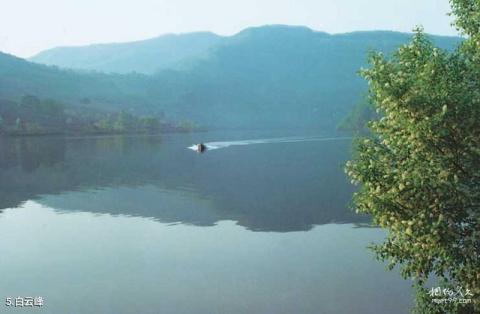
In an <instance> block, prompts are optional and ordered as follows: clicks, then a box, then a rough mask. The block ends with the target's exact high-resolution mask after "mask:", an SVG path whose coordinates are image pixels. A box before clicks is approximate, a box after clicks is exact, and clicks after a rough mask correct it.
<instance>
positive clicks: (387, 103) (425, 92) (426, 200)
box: [346, 0, 480, 313]
mask: <svg viewBox="0 0 480 314" xmlns="http://www.w3.org/2000/svg"><path fill="white" fill-rule="evenodd" d="M452 7H453V13H454V14H455V15H456V16H457V22H456V25H457V26H458V27H459V29H460V30H461V31H463V32H464V34H466V35H467V36H468V37H467V39H466V41H465V42H464V43H463V44H461V45H460V47H459V48H458V49H457V50H455V51H454V52H447V51H444V50H441V49H438V48H436V47H435V46H434V45H433V44H432V42H430V41H429V40H428V39H427V37H426V36H425V35H424V34H423V33H422V30H421V29H418V30H417V32H416V35H415V36H414V38H413V40H412V42H411V43H409V44H407V45H404V46H402V47H401V48H400V49H399V50H398V51H397V52H396V53H395V54H394V55H393V56H392V57H391V58H387V57H385V56H384V55H382V54H381V53H375V54H372V56H371V58H370V62H371V67H370V68H368V69H365V70H362V75H363V77H365V78H366V79H367V80H368V82H369V86H370V100H371V102H372V104H373V105H374V106H375V107H376V109H377V111H378V112H379V114H380V116H381V118H380V119H377V120H375V121H372V122H370V124H369V126H370V129H371V131H372V134H373V135H372V136H371V137H370V138H366V139H363V140H361V141H359V142H358V144H357V155H356V156H355V158H354V160H352V161H350V162H348V163H347V166H346V171H347V173H348V175H349V176H350V177H351V178H352V181H353V182H354V183H356V184H360V188H359V191H358V192H357V193H356V194H355V196H354V201H355V205H356V210H357V211H358V212H362V213H368V214H371V215H372V217H373V223H374V224H376V225H379V226H381V227H383V228H385V229H386V230H387V231H388V236H387V238H386V240H385V241H384V243H382V244H378V245H374V246H373V249H374V250H375V251H376V253H377V256H378V257H379V258H380V259H382V260H385V261H388V262H389V266H390V268H393V267H394V266H395V265H400V268H401V272H402V275H403V276H404V277H405V278H407V277H408V278H413V279H414V282H415V284H416V286H417V288H418V294H417V307H416V310H417V311H418V312H421V313H445V312H452V313H477V312H480V52H479V51H480V49H479V48H480V42H479V38H480V2H479V1H478V0H462V1H458V0H456V1H452ZM432 275H434V277H435V278H436V280H437V281H438V282H439V283H441V284H442V285H443V286H444V287H447V288H448V287H450V288H453V289H457V288H459V287H460V288H462V289H463V291H464V292H466V291H468V292H469V293H470V294H471V295H469V298H471V299H472V303H469V304H461V303H447V304H443V305H436V304H434V303H432V299H431V298H430V297H429V296H427V295H426V289H425V288H424V287H425V284H426V281H427V279H428V278H429V277H431V276H432Z"/></svg>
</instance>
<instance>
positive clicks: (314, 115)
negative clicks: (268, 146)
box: [0, 25, 461, 130]
mask: <svg viewBox="0 0 480 314" xmlns="http://www.w3.org/2000/svg"><path fill="white" fill-rule="evenodd" d="M410 38H411V34H406V33H397V32H390V31H372V32H354V33H347V34H335V35H332V34H327V33H324V32H317V31H314V30H311V29H309V28H306V27H298V26H297V27H294V26H285V25H269V26H262V27H254V28H248V29H245V30H243V31H241V32H240V33H238V34H235V35H233V36H226V37H222V36H218V35H215V34H212V33H206V32H199V33H189V34H181V35H165V36H160V37H157V38H153V39H149V40H144V41H137V42H132V43H120V44H119V43H116V44H101V45H90V46H83V47H61V48H54V49H50V50H47V51H44V52H41V53H39V54H38V55H36V56H34V57H32V58H31V59H30V60H24V59H20V58H16V57H14V56H11V55H7V54H1V53H0V99H11V100H18V99H19V98H20V97H21V96H22V95H25V94H33V95H37V96H39V97H49V98H54V99H56V100H58V101H61V102H64V103H66V104H68V105H71V106H84V107H88V108H90V109H96V110H107V111H108V110H113V111H119V110H126V111H129V112H131V113H132V114H138V115H142V114H153V115H155V114H159V113H162V114H165V115H166V116H167V117H169V118H170V119H174V120H185V119H187V120H191V121H194V122H196V123H197V124H199V125H201V126H205V127H208V128H318V129H325V130H332V129H334V128H335V126H336V125H337V124H338V123H339V122H340V121H341V120H342V119H343V118H344V117H345V116H346V115H348V113H349V112H351V111H352V109H353V108H354V107H355V105H356V104H357V103H359V102H360V99H361V97H362V94H364V93H365V92H366V84H365V82H364V81H363V80H362V79H361V78H360V77H359V76H358V75H357V72H358V70H359V69H360V68H361V67H362V66H365V65H366V60H367V54H368V52H369V51H372V50H376V51H383V52H384V53H386V54H390V53H391V52H392V51H394V50H395V49H396V48H398V47H399V46H400V45H402V44H405V43H407V42H408V41H409V39H410ZM431 39H432V40H433V41H434V42H435V44H436V45H437V46H439V47H441V48H444V49H454V48H455V47H456V46H457V45H458V44H459V43H460V41H461V38H458V37H440V36H431Z"/></svg>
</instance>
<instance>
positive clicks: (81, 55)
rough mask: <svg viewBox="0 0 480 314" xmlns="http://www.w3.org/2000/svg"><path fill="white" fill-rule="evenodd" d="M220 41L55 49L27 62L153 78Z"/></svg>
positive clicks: (194, 37) (204, 37)
mask: <svg viewBox="0 0 480 314" xmlns="http://www.w3.org/2000/svg"><path fill="white" fill-rule="evenodd" d="M221 38H222V37H221V36H219V35H216V34H213V33H210V32H196V33H188V34H179V35H176V34H168V35H163V36H159V37H156V38H152V39H147V40H141V41H135V42H127V43H112V44H94V45H88V46H79V47H68V46H67V47H57V48H52V49H48V50H45V51H42V52H40V53H38V54H37V55H35V56H33V57H31V58H30V59H29V60H30V61H33V62H37V63H43V64H47V65H56V66H59V67H62V68H70V69H77V70H79V69H81V70H95V71H100V72H106V73H109V72H113V73H130V72H139V73H145V74H153V73H154V72H155V71H158V70H161V69H163V68H166V67H169V66H172V65H175V64H176V63H177V62H179V61H181V60H182V59H185V58H189V57H194V56H198V55H200V54H202V53H205V52H206V51H207V50H208V49H209V48H210V47H212V46H214V45H215V44H216V43H218V42H219V41H220V40H221Z"/></svg>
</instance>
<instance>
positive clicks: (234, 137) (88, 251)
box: [0, 131, 413, 314]
mask: <svg viewBox="0 0 480 314" xmlns="http://www.w3.org/2000/svg"><path fill="white" fill-rule="evenodd" d="M335 137H340V138H338V139H332V136H331V135H327V134H321V135H318V134H307V135H306V136H305V134H300V135H299V134H295V133H294V132H291V133H290V134H288V133H287V132H280V131H275V132H260V131H257V132H238V131H237V132H233V131H231V132H205V133H197V134H167V135H162V136H104V137H90V138H87V137H85V138H62V137H44V138H16V139H0V252H1V255H0V278H1V279H0V280H1V281H0V298H1V299H2V300H1V302H2V303H4V301H5V298H7V297H12V298H15V297H17V296H22V297H35V296H41V297H42V298H43V299H44V305H43V306H42V307H37V308H36V309H34V310H32V309H30V308H23V310H24V311H25V312H31V313H33V312H39V313H112V314H113V313H115V314H118V313H316V314H318V313H360V314H363V313H369V314H370V313H409V309H410V307H411V306H412V295H413V292H412V289H411V288H410V283H409V282H408V281H404V280H402V279H401V278H400V276H399V274H398V272H395V271H394V272H387V271H385V265H384V264H382V263H380V262H378V261H376V260H375V259H374V254H373V253H372V252H371V251H369V250H368V249H367V248H366V247H367V246H368V245H369V244H370V243H372V242H380V241H382V239H383V238H384V237H385V233H384V232H383V231H382V230H380V229H377V228H371V227H369V224H368V223H369V217H366V216H360V215H357V214H355V213H354V212H353V211H352V210H351V209H349V204H350V202H351V195H352V193H353V192H354V188H353V187H352V186H351V185H350V184H349V182H348V180H347V178H346V176H345V175H344V173H343V164H344V162H345V161H346V160H347V159H348V158H349V156H350V154H351V153H350V150H351V140H349V139H348V138H345V137H341V135H335ZM199 141H205V142H207V146H208V145H210V146H209V147H210V148H211V149H210V150H207V151H206V152H205V153H204V154H198V153H196V152H194V151H192V150H191V149H188V147H189V146H191V145H192V144H194V143H197V142H199ZM2 306H3V305H2ZM1 309H2V310H1V311H0V312H2V313H3V312H7V313H10V312H12V313H13V312H16V311H20V312H23V311H22V309H19V308H9V307H3V308H1Z"/></svg>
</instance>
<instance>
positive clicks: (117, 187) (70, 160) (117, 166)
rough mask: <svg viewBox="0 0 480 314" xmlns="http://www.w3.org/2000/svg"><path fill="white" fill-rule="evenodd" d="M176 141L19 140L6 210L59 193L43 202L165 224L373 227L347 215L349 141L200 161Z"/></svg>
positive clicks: (187, 141)
mask: <svg viewBox="0 0 480 314" xmlns="http://www.w3.org/2000/svg"><path fill="white" fill-rule="evenodd" d="M202 136H203V135H202ZM173 138H175V139H173V140H172V138H170V139H168V140H166V142H165V143H162V140H161V137H158V136H132V137H129V136H108V137H96V138H83V139H82V138H77V139H71V140H65V139H62V138H49V139H47V138H24V139H18V140H15V141H10V142H9V144H7V145H4V146H5V148H6V149H5V150H3V149H2V150H1V153H0V158H2V159H0V165H1V167H3V168H0V186H2V189H1V192H0V208H5V207H14V206H18V204H19V203H20V202H22V201H25V200H28V199H36V198H38V197H39V195H47V194H48V195H52V194H54V195H53V196H50V197H45V196H42V197H41V198H42V200H41V202H46V205H48V204H52V206H54V207H55V208H59V209H65V210H80V211H91V212H105V213H111V214H125V215H134V216H144V217H155V218H156V219H157V220H159V221H162V222H182V223H189V224H195V225H212V224H215V223H216V222H218V221H220V220H234V221H237V222H238V223H239V224H240V225H243V226H245V227H247V228H248V229H251V230H270V231H281V232H283V231H295V230H308V229H310V228H312V227H313V226H314V225H317V224H325V223H331V222H340V223H343V222H345V223H346V222H366V221H368V219H367V218H362V217H359V216H357V215H355V214H354V213H353V212H351V211H350V210H348V209H347V203H348V201H349V199H350V196H351V193H352V189H351V187H350V186H349V185H348V184H347V182H346V180H345V177H344V175H343V171H342V169H341V166H340V165H341V163H342V160H344V159H346V158H347V157H348V152H347V149H346V148H347V147H348V143H345V142H344V143H336V144H335V143H332V144H328V145H324V146H322V147H321V149H319V148H317V149H314V150H312V149H311V148H310V147H309V144H305V146H302V144H298V143H297V144H295V145H290V146H285V147H282V146H280V145H278V146H268V145H264V146H261V145H259V146H256V147H254V146H252V147H251V148H243V149H242V154H241V155H239V154H238V151H236V150H235V149H231V150H230V149H227V150H224V151H216V152H215V153H213V152H212V153H211V154H208V155H205V156H198V155H197V154H194V153H192V152H190V151H189V150H187V149H186V148H185V147H187V146H188V145H191V143H192V142H195V141H194V140H193V139H191V138H189V135H175V136H173ZM319 160H321V161H322V162H321V164H318V161H319ZM316 165H318V166H316ZM4 187H5V188H4ZM68 191H78V192H79V193H77V192H72V193H64V192H68ZM82 191H83V192H82ZM160 191H164V192H160ZM165 191H166V192H165ZM168 191H170V192H168ZM182 191H183V192H182ZM185 191H187V192H185ZM319 191H320V192H319ZM60 193H61V194H62V195H57V194H60ZM182 195H183V196H182ZM175 202H177V203H175ZM73 204H76V205H75V206H73Z"/></svg>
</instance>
